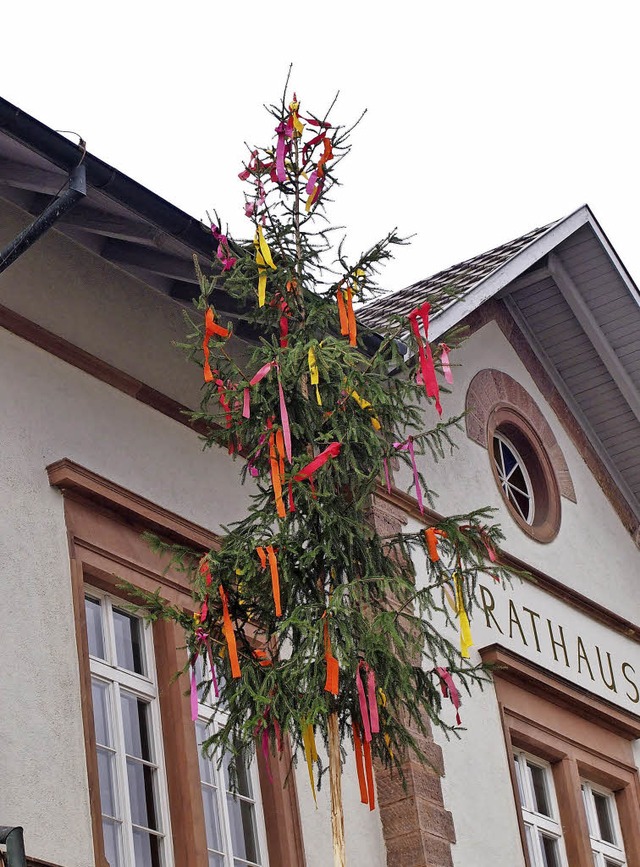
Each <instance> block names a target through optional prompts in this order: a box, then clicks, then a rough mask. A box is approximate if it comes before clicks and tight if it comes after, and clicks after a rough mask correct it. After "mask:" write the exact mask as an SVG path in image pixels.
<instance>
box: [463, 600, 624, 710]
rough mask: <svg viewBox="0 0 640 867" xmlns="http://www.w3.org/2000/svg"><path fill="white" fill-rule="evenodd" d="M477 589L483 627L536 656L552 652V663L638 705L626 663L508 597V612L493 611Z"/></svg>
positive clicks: (494, 609)
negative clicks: (483, 620) (482, 612)
mask: <svg viewBox="0 0 640 867" xmlns="http://www.w3.org/2000/svg"><path fill="white" fill-rule="evenodd" d="M479 586H480V597H481V603H482V609H483V611H484V616H485V620H486V624H487V627H488V628H489V629H491V630H495V631H497V632H499V633H500V635H505V636H508V637H509V638H510V639H511V640H514V641H520V642H522V644H524V646H525V647H528V648H530V649H531V650H533V649H535V650H536V651H537V652H538V653H540V654H542V653H552V654H553V658H554V660H555V661H556V662H559V663H560V664H561V665H564V666H566V668H568V669H570V670H572V671H575V672H577V674H578V675H580V676H581V677H582V678H588V679H590V680H591V681H592V682H593V683H596V682H601V683H603V684H604V686H605V687H607V689H610V690H611V691H612V692H614V693H616V694H617V695H620V696H626V697H627V698H628V699H629V701H631V702H633V703H634V704H638V702H640V691H638V686H637V683H636V670H635V668H634V667H633V665H631V663H630V662H622V663H619V662H617V661H615V660H614V659H612V656H611V653H609V651H605V650H603V649H602V648H600V647H599V646H598V645H597V644H592V643H590V642H588V641H585V640H584V639H583V638H582V637H581V636H580V635H577V636H570V635H567V634H566V630H565V628H564V627H563V626H561V625H560V624H559V623H556V622H554V621H553V620H550V619H549V618H548V617H543V616H542V615H541V614H539V613H538V612H537V611H534V610H533V609H531V608H527V607H526V606H524V605H520V606H517V605H516V604H515V603H514V601H513V599H511V598H510V597H508V609H507V611H506V612H504V611H503V612H501V614H500V620H499V619H498V616H497V612H496V602H495V599H494V596H493V593H492V592H491V590H489V589H488V587H484V586H483V585H482V584H480V585H479Z"/></svg>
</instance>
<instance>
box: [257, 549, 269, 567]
mask: <svg viewBox="0 0 640 867" xmlns="http://www.w3.org/2000/svg"><path fill="white" fill-rule="evenodd" d="M256 551H257V552H258V557H260V566H261V567H262V569H266V568H267V555H266V554H265V551H264V548H263V547H262V546H258V547H257V548H256Z"/></svg>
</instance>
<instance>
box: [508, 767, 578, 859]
mask: <svg viewBox="0 0 640 867" xmlns="http://www.w3.org/2000/svg"><path fill="white" fill-rule="evenodd" d="M514 761H515V768H516V779H517V781H518V792H519V795H520V805H521V808H522V819H523V822H524V830H525V835H526V838H527V849H528V850H529V860H530V862H531V867H567V857H566V854H565V848H564V842H563V840H562V828H561V826H560V820H559V813H558V804H557V801H556V796H555V789H554V786H553V775H552V773H551V767H550V765H549V764H548V763H547V762H545V761H543V760H542V759H538V758H535V757H534V756H530V755H528V753H524V752H518V753H516V754H515V756H514Z"/></svg>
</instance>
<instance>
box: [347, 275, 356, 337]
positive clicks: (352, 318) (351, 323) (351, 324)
mask: <svg viewBox="0 0 640 867" xmlns="http://www.w3.org/2000/svg"><path fill="white" fill-rule="evenodd" d="M345 302H346V308H347V325H348V332H349V345H350V346H356V345H357V340H356V334H357V331H356V315H355V313H354V312H353V292H352V290H351V286H348V287H347V293H346V298H345Z"/></svg>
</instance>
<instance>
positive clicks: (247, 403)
mask: <svg viewBox="0 0 640 867" xmlns="http://www.w3.org/2000/svg"><path fill="white" fill-rule="evenodd" d="M242 417H243V418H251V393H250V392H249V389H248V388H245V389H244V393H243V399H242Z"/></svg>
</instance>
